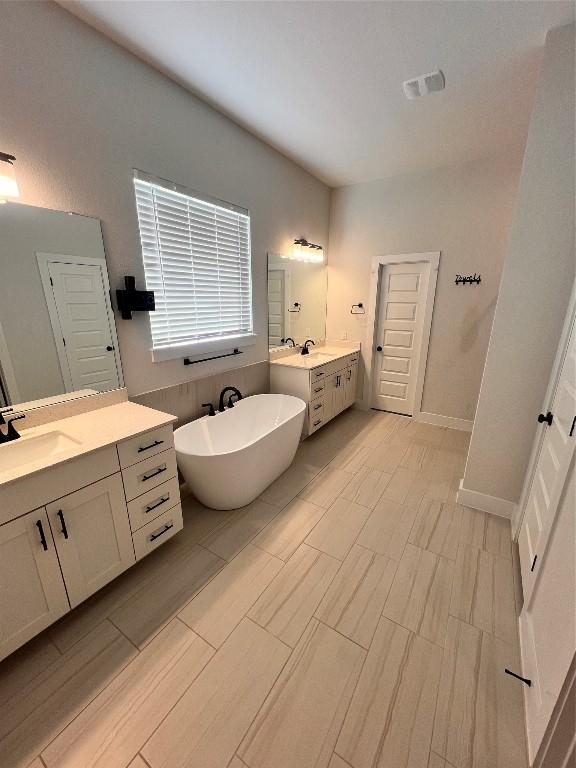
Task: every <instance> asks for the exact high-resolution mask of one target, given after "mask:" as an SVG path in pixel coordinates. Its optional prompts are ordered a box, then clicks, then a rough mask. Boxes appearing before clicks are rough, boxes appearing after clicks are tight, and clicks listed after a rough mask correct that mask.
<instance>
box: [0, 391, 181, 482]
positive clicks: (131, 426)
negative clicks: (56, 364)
mask: <svg viewBox="0 0 576 768" xmlns="http://www.w3.org/2000/svg"><path fill="white" fill-rule="evenodd" d="M175 421H176V416H172V415H170V414H168V413H163V412H162V411H156V410H153V409H152V408H147V407H146V406H144V405H138V404H137V403H131V402H128V401H126V402H122V403H117V404H116V405H110V406H108V407H106V408H98V409H97V410H93V411H89V412H87V413H82V414H79V415H77V416H69V417H68V418H65V419H59V420H58V421H51V422H49V423H47V424H42V425H41V426H38V427H30V428H29V429H21V430H19V431H20V434H21V437H20V439H18V440H14V441H13V442H10V443H5V444H4V445H0V486H2V485H5V484H6V483H10V482H13V481H14V480H19V479H20V478H23V477H27V476H29V475H32V474H35V473H37V472H42V471H43V470H45V469H49V468H50V467H53V466H56V465H57V464H62V463H64V462H66V461H70V460H71V459H76V458H78V457H79V456H84V455H85V454H88V453H92V452H94V451H97V450H98V449H100V448H104V447H106V446H108V445H113V444H114V443H120V442H122V441H123V440H127V439H128V438H130V437H135V436H136V435H139V434H141V433H143V432H148V431H149V430H151V429H156V428H157V427H162V426H164V425H166V424H172V423H174V422H175ZM21 424H22V422H16V424H15V426H17V427H21ZM29 441H30V445H31V448H32V451H33V453H34V451H35V452H36V453H38V454H40V455H39V457H38V458H37V459H35V460H33V461H30V460H26V461H22V462H20V463H19V464H17V465H14V461H13V460H12V457H10V451H11V449H12V448H13V447H14V448H15V449H16V450H17V451H21V450H22V448H20V447H19V446H24V445H25V444H26V443H28V442H29ZM45 441H46V444H48V442H47V441H50V445H51V446H53V447H52V450H50V451H46V452H45V453H43V451H42V446H43V445H44V442H45ZM34 444H35V445H36V446H38V447H37V448H36V449H34ZM54 446H55V448H56V450H54ZM42 454H43V455H42ZM14 455H15V454H12V456H14ZM4 458H6V459H7V460H6V461H4V462H3V459H4ZM3 463H4V466H3Z"/></svg>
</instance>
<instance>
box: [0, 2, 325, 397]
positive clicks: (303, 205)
mask: <svg viewBox="0 0 576 768" xmlns="http://www.w3.org/2000/svg"><path fill="white" fill-rule="evenodd" d="M0 51H1V52H2V76H1V77H0V104H1V109H0V136H1V137H2V147H1V149H2V151H5V152H11V153H12V154H14V155H16V157H17V174H18V181H19V184H20V189H21V195H22V197H21V201H22V202H24V203H29V204H31V205H38V206H42V207H47V208H56V209H61V210H73V211H76V212H77V213H82V214H86V215H90V216H95V217H98V218H100V219H101V220H102V225H103V232H104V242H105V246H106V251H107V259H108V265H109V272H110V280H111V286H112V288H113V289H114V288H117V287H122V282H123V277H124V275H125V274H135V275H136V277H137V281H138V283H139V284H141V285H142V279H143V269H142V265H141V256H140V244H139V237H138V226H137V219H136V210H135V205H134V194H133V187H132V169H133V168H138V169H140V170H143V171H147V172H149V173H152V174H155V175H157V176H161V177H164V178H167V179H170V180H172V181H174V182H177V183H179V184H182V185H185V186H188V187H190V188H192V189H196V190H198V191H200V192H204V193H208V194H210V195H214V196H216V197H218V198H221V199H224V200H227V201H230V202H233V203H236V204H238V205H241V206H243V207H245V208H248V209H250V212H251V217H252V254H253V265H254V298H255V305H256V312H255V328H256V331H257V333H258V334H259V338H258V342H257V344H256V345H255V346H254V347H251V348H249V349H248V350H247V351H246V352H245V353H244V355H243V356H242V365H243V366H246V365H250V364H252V363H255V362H258V361H261V360H265V359H267V357H268V328H267V299H266V285H267V275H266V253H267V252H268V251H275V252H282V251H285V250H287V249H288V248H289V246H290V245H291V243H292V241H293V239H294V237H298V236H300V235H304V236H305V237H307V238H308V239H309V240H311V241H312V242H319V243H323V244H325V243H326V241H327V237H328V217H329V196H330V191H329V189H328V188H327V187H326V186H325V185H323V184H321V183H320V182H319V181H317V180H316V179H315V178H313V177H312V176H311V175H310V174H308V173H307V172H305V171H304V170H302V169H301V168H299V167H298V166H297V165H295V164H294V163H292V162H291V161H289V160H287V159H286V158H285V157H283V156H282V155H281V154H279V153H278V152H276V151H275V150H273V149H272V148H270V147H269V146H268V145H266V144H265V143H263V142H261V141H259V140H258V139H257V138H255V137H254V136H252V135H251V134H249V133H248V132H246V131H244V130H243V129H241V128H240V127H238V126H237V125H236V124H235V123H233V122H232V121H231V120H229V119H227V118H226V117H224V116H223V115H221V114H220V113H218V112H216V111H215V110H213V109H212V108H210V107H209V106H208V105H206V104H205V103H204V102H202V101H201V100H199V99H197V98H195V97H194V96H192V95H191V94H190V93H189V92H187V91H185V90H183V89H182V88H181V87H180V86H178V85H176V84H175V83H173V82H172V81H170V80H168V79H167V78H165V77H164V76H163V75H161V74H159V73H158V72H156V71H155V70H154V69H152V68H151V67H149V66H148V65H146V64H144V63H143V62H141V61H140V60H139V59H137V58H136V57H135V56H133V55H131V54H130V53H128V52H126V51H125V50H123V49H122V48H120V47H118V46H117V45H115V44H114V43H112V42H111V41H109V40H107V39H106V38H105V37H103V36H101V35H100V34H99V33H97V32H96V31H94V30H93V29H91V28H90V27H88V26H87V25H85V24H84V23H82V22H81V21H79V20H78V19H76V18H75V17H73V16H71V15H70V14H69V13H67V12H66V11H65V10H63V9H62V8H60V7H59V6H57V5H56V4H54V3H51V2H46V3H43V2H40V3H31V2H26V1H23V2H18V3H2V24H1V25H0ZM269 108H271V105H263V109H269ZM117 325H118V334H119V343H120V353H121V356H122V363H123V369H124V375H125V380H126V385H127V387H128V390H129V392H130V393H131V394H136V393H141V392H146V391H149V390H153V389H158V388H161V387H166V386H171V385H175V384H178V383H181V382H185V381H187V380H191V379H196V378H200V377H205V376H210V375H212V374H217V373H219V372H221V371H223V370H227V369H228V368H229V363H228V361H226V360H223V361H220V362H214V363H206V364H203V365H197V366H193V367H191V368H185V367H184V365H183V364H182V361H181V360H172V361H169V362H164V363H156V364H153V363H152V361H151V358H150V352H149V349H150V335H149V322H148V317H147V316H146V314H144V313H140V314H137V315H136V316H135V319H134V320H132V321H123V320H121V319H119V318H118V317H117ZM232 378H233V377H232Z"/></svg>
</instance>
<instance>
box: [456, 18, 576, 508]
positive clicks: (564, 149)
mask: <svg viewBox="0 0 576 768" xmlns="http://www.w3.org/2000/svg"><path fill="white" fill-rule="evenodd" d="M574 89H575V83H574V26H573V25H571V26H566V27H561V28H560V29H557V30H554V31H552V32H550V33H549V34H548V36H547V38H546V47H545V52H544V61H543V64H542V69H541V73H540V80H539V84H538V89H537V94H536V102H535V106H534V112H533V114H532V119H531V121H530V129H529V133H528V142H527V145H526V154H525V157H524V163H523V167H522V176H521V179H520V186H519V190H518V201H517V205H516V210H515V213H514V219H513V223H512V229H511V235H510V245H509V247H508V252H507V255H506V261H505V264H504V270H503V273H502V282H501V285H500V293H499V296H498V304H497V307H496V313H495V315H494V324H493V328H492V334H491V337H490V347H489V350H488V355H487V358H486V367H485V370H484V376H483V380H482V388H481V391H480V399H479V402H478V410H477V415H476V421H475V424H474V431H473V433H472V439H471V442H470V450H469V453H468V462H467V465H466V471H465V476H464V482H463V485H464V487H465V488H466V489H468V490H473V491H478V492H480V493H484V494H488V495H490V496H496V497H498V498H503V499H507V500H509V501H517V500H518V498H519V496H520V492H521V489H522V483H523V479H524V474H525V472H526V467H527V464H528V459H529V455H530V451H531V448H532V442H533V440H534V436H535V434H536V429H537V428H539V427H538V424H537V421H536V416H537V414H538V412H539V410H540V408H541V407H542V405H543V399H544V395H545V392H546V387H547V384H548V379H549V377H550V372H551V368H552V363H553V361H554V356H555V354H556V348H557V345H558V341H559V337H560V332H561V329H562V324H563V322H564V316H565V313H566V309H567V306H568V300H569V296H570V291H571V288H572V283H573V280H574V271H575V264H576V258H575V251H574V172H575V168H574V140H575V136H574V114H575V113H574Z"/></svg>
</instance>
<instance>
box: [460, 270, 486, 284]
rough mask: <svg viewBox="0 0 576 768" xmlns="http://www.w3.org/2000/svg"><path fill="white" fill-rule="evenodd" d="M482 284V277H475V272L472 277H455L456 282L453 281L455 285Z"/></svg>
mask: <svg viewBox="0 0 576 768" xmlns="http://www.w3.org/2000/svg"><path fill="white" fill-rule="evenodd" d="M481 282H482V276H481V275H477V274H476V272H474V274H473V275H466V276H463V275H456V280H454V283H455V284H456V285H472V283H475V284H476V285H480V283H481Z"/></svg>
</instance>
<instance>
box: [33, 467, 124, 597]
mask: <svg viewBox="0 0 576 768" xmlns="http://www.w3.org/2000/svg"><path fill="white" fill-rule="evenodd" d="M47 511H48V518H49V520H50V527H51V528H52V533H53V535H54V540H55V542H56V547H57V550H58V557H59V558H60V564H61V566H62V573H63V574H64V581H65V582H66V589H67V590H68V596H69V598H70V604H71V606H72V607H73V608H74V606H76V605H78V603H81V602H82V601H83V600H85V599H86V598H87V597H89V596H90V595H92V594H93V593H94V592H96V591H97V590H99V589H100V588H101V587H103V586H104V585H105V584H108V582H109V581H112V579H115V578H116V576H118V575H119V574H120V573H122V571H125V570H126V568H128V567H129V566H130V565H132V564H133V563H134V562H135V561H136V558H135V556H134V546H133V544H132V534H131V532H130V523H129V519H128V513H127V511H126V502H125V499H124V488H123V486H122V479H121V476H120V474H116V475H111V476H110V477H106V478H104V480H100V481H98V482H97V483H93V484H92V485H89V486H88V487H87V488H82V489H81V490H80V491H76V492H75V493H71V494H70V495H69V496H65V497H64V498H63V499H59V500H58V501H55V502H53V503H51V504H49V505H48V506H47Z"/></svg>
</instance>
